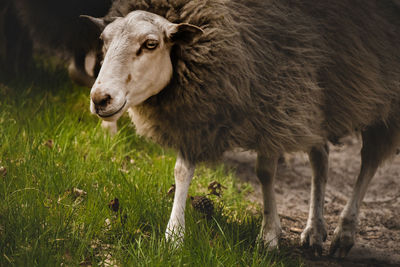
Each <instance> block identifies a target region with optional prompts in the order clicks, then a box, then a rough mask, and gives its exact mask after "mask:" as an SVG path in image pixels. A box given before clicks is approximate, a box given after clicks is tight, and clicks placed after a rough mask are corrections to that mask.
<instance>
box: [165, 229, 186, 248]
mask: <svg viewBox="0 0 400 267" xmlns="http://www.w3.org/2000/svg"><path fill="white" fill-rule="evenodd" d="M184 233H185V229H184V227H182V226H179V225H178V226H175V227H174V226H172V225H169V224H168V226H167V230H166V231H165V239H166V240H167V242H168V243H169V244H170V245H171V246H172V247H173V248H178V247H180V246H181V245H182V244H183V238H184Z"/></svg>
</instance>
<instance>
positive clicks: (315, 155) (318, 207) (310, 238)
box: [301, 145, 329, 256]
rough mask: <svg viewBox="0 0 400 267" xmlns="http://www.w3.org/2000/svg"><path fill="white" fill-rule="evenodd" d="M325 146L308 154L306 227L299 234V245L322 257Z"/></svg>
mask: <svg viewBox="0 0 400 267" xmlns="http://www.w3.org/2000/svg"><path fill="white" fill-rule="evenodd" d="M328 153H329V148H328V146H327V145H325V146H321V147H313V148H312V149H311V151H310V152H309V153H308V156H309V159H310V163H311V168H312V183H311V200H310V211H309V213H308V220H307V225H306V228H305V229H304V231H303V232H302V233H301V244H302V246H304V247H308V246H310V247H311V248H312V249H313V250H314V252H315V253H316V254H318V255H319V256H321V255H322V243H323V242H324V241H325V240H326V236H327V233H326V228H325V220H324V198H325V185H326V180H327V177H328Z"/></svg>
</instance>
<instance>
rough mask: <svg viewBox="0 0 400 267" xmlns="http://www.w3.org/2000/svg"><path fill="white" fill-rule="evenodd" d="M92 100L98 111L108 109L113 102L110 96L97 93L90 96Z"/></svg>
mask: <svg viewBox="0 0 400 267" xmlns="http://www.w3.org/2000/svg"><path fill="white" fill-rule="evenodd" d="M90 97H91V98H92V101H93V104H94V106H95V108H96V110H98V109H101V108H105V107H107V105H108V104H110V102H111V99H112V98H111V96H110V95H109V94H105V93H101V92H95V93H93V94H91V96H90Z"/></svg>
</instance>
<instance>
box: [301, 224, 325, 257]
mask: <svg viewBox="0 0 400 267" xmlns="http://www.w3.org/2000/svg"><path fill="white" fill-rule="evenodd" d="M326 237H327V232H326V228H325V222H324V221H323V220H319V221H318V222H315V223H313V224H311V225H309V226H306V228H305V229H304V231H303V232H302V233H301V236H300V242H301V246H302V247H304V248H311V250H312V251H313V253H314V254H315V256H322V243H323V242H325V241H326Z"/></svg>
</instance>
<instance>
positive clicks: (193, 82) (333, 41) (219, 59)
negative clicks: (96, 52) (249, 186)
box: [91, 0, 400, 256]
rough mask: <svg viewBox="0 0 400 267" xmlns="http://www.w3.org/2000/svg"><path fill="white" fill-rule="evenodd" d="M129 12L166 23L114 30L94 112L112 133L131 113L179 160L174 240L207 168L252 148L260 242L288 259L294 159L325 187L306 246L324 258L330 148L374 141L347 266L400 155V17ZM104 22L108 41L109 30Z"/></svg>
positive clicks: (288, 9) (348, 9)
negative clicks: (288, 168)
mask: <svg viewBox="0 0 400 267" xmlns="http://www.w3.org/2000/svg"><path fill="white" fill-rule="evenodd" d="M120 3H121V4H120V5H119V6H118V8H119V9H120V10H123V9H122V7H124V8H125V7H126V8H128V9H130V10H146V11H150V12H153V13H149V12H145V11H134V12H132V13H129V14H128V15H127V16H126V17H124V18H117V19H115V20H114V21H113V22H112V23H110V24H108V25H107V26H106V27H105V29H104V31H103V33H102V35H101V37H102V39H103V40H104V51H105V58H104V63H103V66H102V68H101V70H100V72H99V76H98V77H97V80H96V82H95V84H94V86H93V88H92V91H91V100H92V101H91V110H92V112H93V113H96V114H97V115H99V116H100V117H102V118H103V119H105V120H107V121H115V120H117V119H118V118H119V117H120V116H121V114H122V113H123V112H125V111H126V110H129V112H130V115H131V117H132V120H133V122H134V124H135V126H136V129H137V131H138V133H139V134H142V135H144V136H146V137H148V138H151V139H152V140H154V141H156V142H158V143H160V144H162V145H164V146H166V147H170V148H173V149H175V150H177V151H178V152H179V154H178V159H177V162H176V165H175V183H176V192H175V198H174V204H173V208H172V213H171V217H170V220H169V222H168V226H167V232H166V236H167V238H172V239H174V240H177V241H179V240H180V239H181V238H182V237H183V233H184V222H185V219H184V209H185V203H186V197H187V192H188V187H189V184H190V181H191V179H192V177H193V173H194V169H195V164H196V163H198V162H202V161H214V160H216V159H218V158H219V157H221V155H222V153H223V152H225V151H227V150H230V149H232V148H235V147H242V148H245V149H249V150H255V151H256V152H257V154H258V157H257V164H256V171H257V175H258V177H259V180H260V182H261V185H262V191H263V196H264V212H263V222H262V228H261V234H260V235H261V238H262V239H263V240H264V241H266V242H267V244H269V246H271V247H275V246H277V244H278V242H277V239H278V237H279V235H280V233H281V227H280V221H279V217H278V214H277V211H276V204H275V197H274V187H273V181H274V176H275V171H276V166H277V161H278V158H279V156H280V155H281V154H282V153H284V152H293V151H305V152H307V153H308V155H309V158H310V162H311V166H312V170H313V177H312V187H311V201H310V213H309V218H308V221H307V225H306V228H305V229H304V231H303V233H302V234H301V242H302V244H303V245H305V246H311V247H312V248H313V249H314V250H315V251H316V252H318V253H319V254H321V252H322V242H324V241H325V239H326V236H327V232H326V228H325V220H324V218H323V210H324V192H325V185H326V180H327V173H328V154H329V151H328V149H327V145H326V144H327V142H328V141H330V142H332V143H334V144H336V143H338V142H340V139H341V138H342V137H345V136H347V135H350V134H355V133H360V134H361V136H362V140H363V148H362V150H361V158H362V166H361V170H360V174H359V176H358V179H357V182H356V185H355V188H354V192H353V194H352V196H351V198H350V200H349V201H348V203H347V205H346V207H345V209H344V210H343V212H342V214H341V216H340V221H339V225H338V226H337V228H336V230H335V233H334V237H333V240H332V244H331V249H330V253H331V254H334V253H335V252H336V251H338V253H339V256H345V255H346V254H347V253H348V252H349V250H350V249H351V247H352V246H353V244H354V240H355V233H356V224H357V217H358V211H359V207H360V204H361V202H362V199H363V197H364V195H365V193H366V190H367V187H368V183H369V182H370V180H371V179H372V177H373V176H374V174H375V172H376V170H377V168H378V167H379V165H380V164H381V163H382V162H383V161H384V160H385V159H387V158H388V157H390V156H391V155H392V154H393V153H395V151H396V148H397V147H398V146H399V144H400V49H399V45H400V12H399V11H400V10H399V6H398V5H397V3H396V2H393V1H391V0H371V1H361V0H338V1H327V0H322V1H313V0H304V1H296V0H278V1H257V0H245V1H240V0H230V1H219V0H206V1H204V0H201V1H200V0H193V1H188V0H176V1H174V0H171V1H150V0H149V1H121V2H120ZM118 8H117V9H118ZM110 12H115V10H114V9H111V11H110ZM121 14H122V15H125V13H121ZM106 18H108V19H109V18H110V17H108V16H107V17H106ZM92 20H93V21H94V22H95V24H97V25H98V26H99V27H101V28H104V26H105V24H106V23H107V20H105V21H104V20H101V19H94V18H93V19H92Z"/></svg>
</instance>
